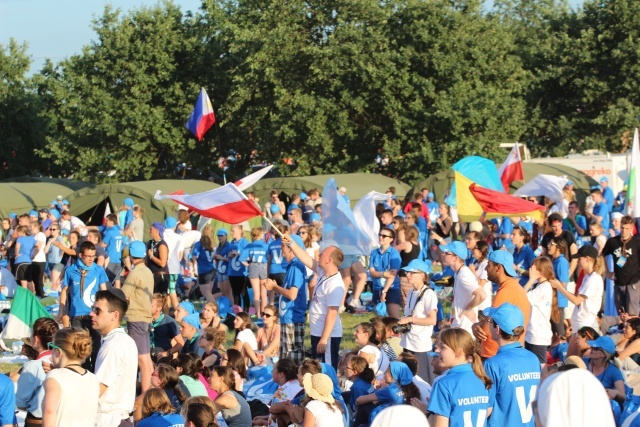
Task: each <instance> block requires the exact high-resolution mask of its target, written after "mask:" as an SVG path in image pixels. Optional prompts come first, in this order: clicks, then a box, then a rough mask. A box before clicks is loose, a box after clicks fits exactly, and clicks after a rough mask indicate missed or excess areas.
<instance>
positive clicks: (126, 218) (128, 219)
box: [124, 208, 133, 227]
mask: <svg viewBox="0 0 640 427" xmlns="http://www.w3.org/2000/svg"><path fill="white" fill-rule="evenodd" d="M131 221H133V208H131V209H129V210H127V212H126V214H125V216H124V226H125V227H126V226H127V225H129V224H131Z"/></svg>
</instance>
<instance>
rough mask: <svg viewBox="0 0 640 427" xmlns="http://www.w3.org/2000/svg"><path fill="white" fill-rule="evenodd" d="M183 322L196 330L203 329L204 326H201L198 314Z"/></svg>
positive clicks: (189, 316) (185, 318) (184, 319)
mask: <svg viewBox="0 0 640 427" xmlns="http://www.w3.org/2000/svg"><path fill="white" fill-rule="evenodd" d="M182 322H183V323H186V324H187V325H191V326H193V327H194V328H196V330H198V329H200V328H202V326H201V325H200V315H199V314H198V313H194V314H190V315H188V316H185V317H183V318H182Z"/></svg>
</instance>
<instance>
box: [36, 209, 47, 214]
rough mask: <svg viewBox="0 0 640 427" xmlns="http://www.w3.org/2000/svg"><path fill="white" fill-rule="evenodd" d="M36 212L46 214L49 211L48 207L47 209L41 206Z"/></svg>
mask: <svg viewBox="0 0 640 427" xmlns="http://www.w3.org/2000/svg"><path fill="white" fill-rule="evenodd" d="M38 212H40V213H46V214H48V213H49V209H47V208H42V209H40V210H39V211H38Z"/></svg>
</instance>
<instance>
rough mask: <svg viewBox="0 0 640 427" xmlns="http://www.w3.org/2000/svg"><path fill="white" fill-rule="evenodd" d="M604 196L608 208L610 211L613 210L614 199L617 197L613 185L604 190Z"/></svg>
mask: <svg viewBox="0 0 640 427" xmlns="http://www.w3.org/2000/svg"><path fill="white" fill-rule="evenodd" d="M602 197H604V199H605V200H606V204H607V208H608V210H609V212H611V210H612V209H613V200H614V198H615V197H614V195H613V190H612V189H611V187H607V188H605V189H604V190H602Z"/></svg>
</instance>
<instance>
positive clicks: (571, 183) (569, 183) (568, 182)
mask: <svg viewBox="0 0 640 427" xmlns="http://www.w3.org/2000/svg"><path fill="white" fill-rule="evenodd" d="M570 185H573V181H571V180H569V181H567V183H566V184H565V187H568V186H570Z"/></svg>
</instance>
